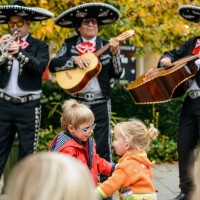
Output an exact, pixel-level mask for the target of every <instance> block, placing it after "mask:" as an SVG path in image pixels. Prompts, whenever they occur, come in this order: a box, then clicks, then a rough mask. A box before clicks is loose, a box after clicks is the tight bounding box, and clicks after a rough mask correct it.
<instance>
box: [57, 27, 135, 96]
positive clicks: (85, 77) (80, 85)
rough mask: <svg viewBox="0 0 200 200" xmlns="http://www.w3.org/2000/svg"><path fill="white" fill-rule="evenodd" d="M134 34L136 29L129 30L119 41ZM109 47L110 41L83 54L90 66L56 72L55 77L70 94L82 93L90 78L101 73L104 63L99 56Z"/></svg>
mask: <svg viewBox="0 0 200 200" xmlns="http://www.w3.org/2000/svg"><path fill="white" fill-rule="evenodd" d="M133 34H134V30H128V31H126V32H124V33H122V34H120V35H119V36H117V37H116V39H117V40H118V41H122V40H125V39H126V38H128V37H131V36H132V35H133ZM109 47H110V43H107V44H106V45H105V46H103V47H102V48H100V49H99V50H98V51H97V52H95V53H91V52H88V53H84V54H82V55H81V57H85V58H87V59H89V60H90V64H89V66H87V67H86V68H85V69H81V68H79V67H75V68H72V69H65V70H63V71H59V72H56V73H54V77H55V80H56V82H57V83H58V85H59V86H60V87H61V88H63V89H64V91H65V92H66V93H68V94H77V93H80V92H81V91H82V90H83V89H84V88H85V87H86V86H87V84H88V83H89V82H90V80H91V79H92V78H93V77H95V76H97V75H98V74H99V73H100V71H101V69H102V65H101V64H100V63H99V56H100V55H101V54H102V53H103V52H104V51H106V50H107V49H108V48H109Z"/></svg>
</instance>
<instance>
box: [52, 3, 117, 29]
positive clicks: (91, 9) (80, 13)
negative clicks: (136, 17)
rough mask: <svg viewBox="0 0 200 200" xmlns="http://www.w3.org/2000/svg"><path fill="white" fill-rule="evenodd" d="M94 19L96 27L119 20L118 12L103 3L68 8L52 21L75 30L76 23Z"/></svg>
mask: <svg viewBox="0 0 200 200" xmlns="http://www.w3.org/2000/svg"><path fill="white" fill-rule="evenodd" d="M92 17H93V18H96V19H97V20H98V25H100V26H101V25H105V24H110V23H113V22H115V21H116V20H118V19H119V17H120V13H119V11H118V10H117V9H116V8H115V7H113V6H111V5H109V4H105V3H96V2H95V3H86V4H82V5H79V6H76V7H73V8H70V9H68V10H66V11H64V12H63V13H61V14H60V15H59V16H58V17H57V18H56V19H55V21H54V23H55V24H56V25H59V26H62V27H66V28H75V27H76V23H77V22H79V21H81V20H82V19H84V18H92Z"/></svg>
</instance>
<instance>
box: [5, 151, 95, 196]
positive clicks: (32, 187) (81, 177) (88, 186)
mask: <svg viewBox="0 0 200 200" xmlns="http://www.w3.org/2000/svg"><path fill="white" fill-rule="evenodd" d="M94 187H95V186H94V185H93V181H92V178H91V175H90V172H89V170H88V169H87V168H86V167H85V166H84V165H83V164H82V163H81V162H80V161H79V160H77V159H76V158H74V157H72V156H68V155H64V154H61V153H52V152H42V153H41V152H40V153H36V154H32V155H29V156H27V157H25V158H24V159H23V160H21V161H20V162H19V163H17V165H16V166H15V167H14V169H13V171H12V172H11V174H10V176H9V179H8V183H7V186H6V200H36V199H37V200H69V199H70V200H94V199H95V193H94Z"/></svg>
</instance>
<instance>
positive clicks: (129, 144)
mask: <svg viewBox="0 0 200 200" xmlns="http://www.w3.org/2000/svg"><path fill="white" fill-rule="evenodd" d="M130 148H131V143H130V141H126V150H128V149H130Z"/></svg>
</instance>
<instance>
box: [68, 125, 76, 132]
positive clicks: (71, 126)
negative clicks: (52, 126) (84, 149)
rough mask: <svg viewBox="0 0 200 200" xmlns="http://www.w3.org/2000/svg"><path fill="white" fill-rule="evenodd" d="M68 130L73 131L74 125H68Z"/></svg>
mask: <svg viewBox="0 0 200 200" xmlns="http://www.w3.org/2000/svg"><path fill="white" fill-rule="evenodd" d="M67 128H68V130H69V132H74V129H75V128H74V126H73V125H68V127H67Z"/></svg>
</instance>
